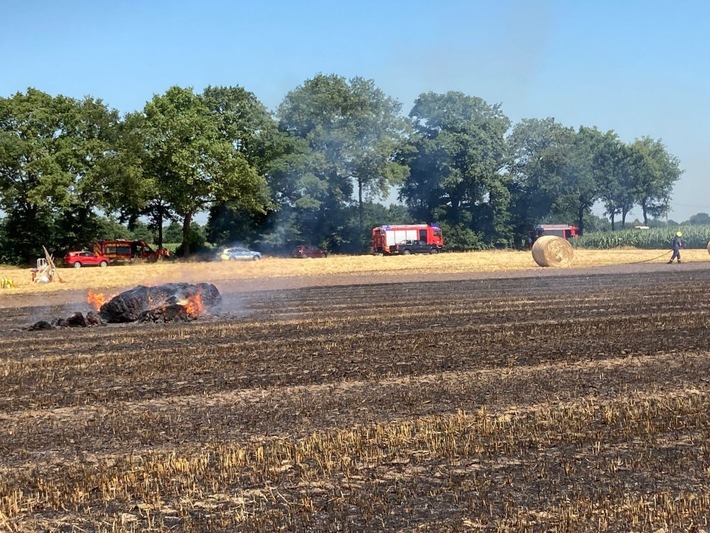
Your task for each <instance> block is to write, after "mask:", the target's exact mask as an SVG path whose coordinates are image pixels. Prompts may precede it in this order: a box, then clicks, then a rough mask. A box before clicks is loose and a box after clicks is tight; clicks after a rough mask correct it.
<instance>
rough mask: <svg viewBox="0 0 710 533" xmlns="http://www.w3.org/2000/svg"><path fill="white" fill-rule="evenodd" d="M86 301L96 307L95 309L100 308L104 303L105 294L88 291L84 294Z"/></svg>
mask: <svg viewBox="0 0 710 533" xmlns="http://www.w3.org/2000/svg"><path fill="white" fill-rule="evenodd" d="M86 299H87V301H88V302H89V303H90V304H91V305H92V306H93V307H94V309H96V310H97V311H98V310H99V309H101V306H102V305H103V304H105V303H106V296H104V295H103V294H102V293H100V292H93V291H89V294H88V295H87V296H86Z"/></svg>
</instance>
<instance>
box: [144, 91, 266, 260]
mask: <svg viewBox="0 0 710 533" xmlns="http://www.w3.org/2000/svg"><path fill="white" fill-rule="evenodd" d="M144 115H145V125H144V130H143V133H144V135H145V142H146V150H145V156H144V157H145V159H144V160H143V171H144V177H146V178H148V179H149V180H154V182H155V184H156V192H157V193H158V196H157V197H158V198H159V199H160V200H161V201H163V202H164V205H165V206H166V207H167V208H168V209H169V210H170V213H172V214H174V215H175V216H177V217H179V218H180V219H181V220H182V232H183V235H182V250H183V253H184V254H185V255H188V254H189V253H190V242H189V240H190V227H191V225H192V220H193V217H194V215H195V214H196V213H198V212H201V211H204V210H207V209H209V208H210V207H211V206H212V205H214V204H216V203H220V202H235V203H237V204H239V205H243V206H248V207H249V208H251V209H255V210H259V209H263V191H264V190H265V188H266V183H265V180H264V179H263V177H261V176H259V174H258V172H257V171H256V170H255V169H254V168H253V167H252V166H251V165H250V164H249V162H248V161H247V160H246V158H245V157H244V155H243V154H242V153H241V152H240V150H239V148H238V146H235V143H234V142H231V141H230V140H229V139H227V138H225V135H224V132H223V131H222V130H221V129H220V127H221V126H222V124H221V123H220V121H219V120H217V118H216V117H215V114H214V113H213V112H212V111H211V110H210V108H209V107H208V105H207V103H206V102H205V99H204V98H202V97H201V96H199V95H196V94H195V93H194V92H193V91H192V89H184V88H180V87H172V88H170V89H168V91H167V92H166V93H165V94H164V95H156V96H155V97H153V99H152V100H151V101H150V102H148V104H146V106H145V110H144Z"/></svg>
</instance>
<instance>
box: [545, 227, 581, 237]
mask: <svg viewBox="0 0 710 533" xmlns="http://www.w3.org/2000/svg"><path fill="white" fill-rule="evenodd" d="M535 235H536V236H537V237H542V236H543V235H555V236H556V237H562V238H563V239H569V238H571V237H579V236H580V235H581V232H580V231H579V228H578V227H577V226H568V225H567V224H540V225H538V226H536V227H535Z"/></svg>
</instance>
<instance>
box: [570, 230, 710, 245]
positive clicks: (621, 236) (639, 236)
mask: <svg viewBox="0 0 710 533" xmlns="http://www.w3.org/2000/svg"><path fill="white" fill-rule="evenodd" d="M677 231H680V232H682V233H683V248H686V249H705V248H707V246H708V242H710V226H678V227H675V228H651V229H647V230H638V229H627V230H622V231H614V232H606V231H605V232H594V233H587V234H585V235H583V236H582V237H579V238H578V239H572V240H571V241H570V242H571V243H572V245H573V246H575V247H577V248H592V249H598V250H610V249H612V248H620V247H624V246H632V247H634V248H640V249H645V250H663V249H667V248H670V246H671V240H672V239H673V236H674V235H675V234H676V232H677Z"/></svg>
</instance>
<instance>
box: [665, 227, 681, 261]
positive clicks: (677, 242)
mask: <svg viewBox="0 0 710 533" xmlns="http://www.w3.org/2000/svg"><path fill="white" fill-rule="evenodd" d="M682 236H683V234H682V233H681V232H680V231H679V232H677V233H676V234H675V237H673V240H672V241H671V246H672V247H673V255H672V256H671V260H670V261H668V264H669V265H670V264H671V263H672V262H673V260H674V259H677V260H678V263H680V249H681V248H682V247H683V241H682V240H681V237H682Z"/></svg>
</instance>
